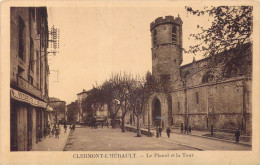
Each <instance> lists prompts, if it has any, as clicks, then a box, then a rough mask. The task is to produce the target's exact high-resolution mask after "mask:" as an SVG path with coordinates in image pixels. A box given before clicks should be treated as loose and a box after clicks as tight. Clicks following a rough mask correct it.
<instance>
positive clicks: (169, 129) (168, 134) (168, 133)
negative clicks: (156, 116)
mask: <svg viewBox="0 0 260 165" xmlns="http://www.w3.org/2000/svg"><path fill="white" fill-rule="evenodd" d="M166 133H167V136H168V138H170V134H171V128H170V127H168V128H167V129H166Z"/></svg>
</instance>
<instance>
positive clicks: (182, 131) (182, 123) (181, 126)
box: [181, 123, 183, 133]
mask: <svg viewBox="0 0 260 165" xmlns="http://www.w3.org/2000/svg"><path fill="white" fill-rule="evenodd" d="M181 133H183V123H182V124H181Z"/></svg>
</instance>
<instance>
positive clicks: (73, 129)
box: [71, 123, 76, 132]
mask: <svg viewBox="0 0 260 165" xmlns="http://www.w3.org/2000/svg"><path fill="white" fill-rule="evenodd" d="M75 129H76V124H75V123H73V125H72V128H71V130H72V132H74V131H75Z"/></svg>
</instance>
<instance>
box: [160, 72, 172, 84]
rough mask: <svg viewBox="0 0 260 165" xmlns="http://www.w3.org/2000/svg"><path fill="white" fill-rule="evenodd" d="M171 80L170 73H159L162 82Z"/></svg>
mask: <svg viewBox="0 0 260 165" xmlns="http://www.w3.org/2000/svg"><path fill="white" fill-rule="evenodd" d="M170 80H171V75H170V74H162V75H161V81H162V82H163V83H168V82H169V81H170Z"/></svg>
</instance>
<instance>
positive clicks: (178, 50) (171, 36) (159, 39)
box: [150, 16, 182, 83]
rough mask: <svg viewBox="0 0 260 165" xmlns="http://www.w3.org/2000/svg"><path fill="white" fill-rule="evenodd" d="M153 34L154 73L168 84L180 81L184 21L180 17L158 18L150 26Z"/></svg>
mask: <svg viewBox="0 0 260 165" xmlns="http://www.w3.org/2000/svg"><path fill="white" fill-rule="evenodd" d="M150 31H151V34H152V72H153V75H154V76H155V77H156V78H157V79H160V80H161V81H166V82H172V83H174V82H176V81H178V80H180V65H181V63H182V20H181V18H180V17H179V16H178V17H177V18H174V17H173V16H166V17H165V18H163V17H158V18H157V19H156V20H155V21H154V22H152V23H151V25H150Z"/></svg>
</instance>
